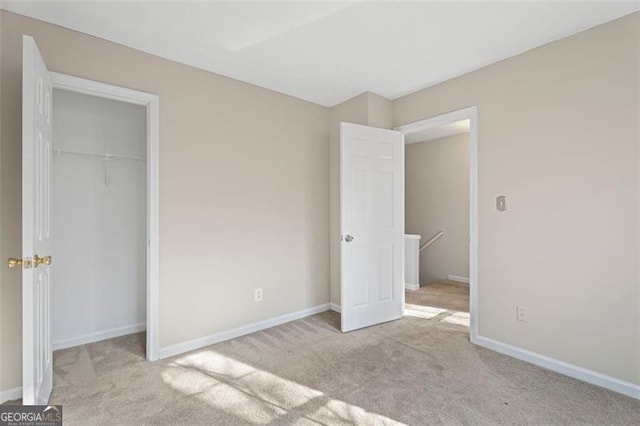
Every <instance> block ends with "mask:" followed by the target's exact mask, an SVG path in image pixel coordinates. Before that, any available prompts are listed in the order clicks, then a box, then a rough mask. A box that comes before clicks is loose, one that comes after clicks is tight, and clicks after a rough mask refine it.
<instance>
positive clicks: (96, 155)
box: [53, 149, 147, 163]
mask: <svg viewBox="0 0 640 426" xmlns="http://www.w3.org/2000/svg"><path fill="white" fill-rule="evenodd" d="M53 153H54V154H55V155H58V156H60V157H69V158H82V159H85V160H116V161H132V162H134V163H146V162H147V160H145V159H144V158H137V157H129V156H127V155H117V154H103V153H100V152H82V151H68V150H64V149H54V150H53Z"/></svg>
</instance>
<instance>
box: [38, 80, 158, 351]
mask: <svg viewBox="0 0 640 426" xmlns="http://www.w3.org/2000/svg"><path fill="white" fill-rule="evenodd" d="M146 129H147V126H146V110H145V108H144V107H142V106H137V105H132V104H127V103H124V102H118V101H112V100H108V99H103V98H98V97H94V96H88V95H84V94H79V93H74V92H69V91H64V90H55V91H54V96H53V136H54V145H53V149H54V153H53V181H52V194H51V195H52V210H53V211H52V220H53V221H52V232H53V244H54V253H55V256H54V257H55V261H54V269H53V270H52V273H53V274H54V276H53V280H52V282H53V283H54V285H53V291H52V296H53V298H52V305H53V306H52V314H53V315H52V327H53V330H52V333H53V345H54V349H56V348H61V347H68V346H74V345H75V344H79V343H83V342H85V341H92V340H101V338H106V337H110V336H113V335H119V334H128V333H130V332H135V331H138V330H142V329H144V328H145V318H146V261H147V260H146V240H147V195H146V191H147V183H146V157H147V147H146V139H147V137H146V131H147V130H146Z"/></svg>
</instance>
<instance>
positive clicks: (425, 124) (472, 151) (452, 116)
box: [394, 106, 479, 344]
mask: <svg viewBox="0 0 640 426" xmlns="http://www.w3.org/2000/svg"><path fill="white" fill-rule="evenodd" d="M466 119H469V121H470V132H469V228H470V229H469V234H470V235H469V238H470V242H469V271H470V274H469V315H470V321H471V330H470V333H469V334H470V339H471V342H472V343H476V344H477V341H478V319H479V318H478V108H477V107H476V106H471V107H468V108H464V109H460V110H457V111H452V112H449V113H446V114H442V115H438V116H435V117H431V118H427V119H425V120H420V121H415V122H413V123H409V124H405V125H402V126H399V127H396V128H395V129H394V130H397V131H399V132H402V133H404V134H405V136H406V135H408V134H411V133H415V132H418V131H421V130H426V129H430V128H433V127H437V126H441V125H443V124H450V123H454V122H456V121H460V120H466ZM405 139H406V138H405Z"/></svg>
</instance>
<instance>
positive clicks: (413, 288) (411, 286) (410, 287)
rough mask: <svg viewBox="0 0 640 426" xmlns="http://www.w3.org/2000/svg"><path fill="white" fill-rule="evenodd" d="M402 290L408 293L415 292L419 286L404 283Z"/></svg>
mask: <svg viewBox="0 0 640 426" xmlns="http://www.w3.org/2000/svg"><path fill="white" fill-rule="evenodd" d="M404 289H405V290H409V291H416V290H420V284H409V283H404Z"/></svg>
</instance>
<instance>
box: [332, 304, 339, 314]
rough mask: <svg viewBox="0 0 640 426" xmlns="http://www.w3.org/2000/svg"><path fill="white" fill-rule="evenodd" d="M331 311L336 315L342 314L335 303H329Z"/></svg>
mask: <svg viewBox="0 0 640 426" xmlns="http://www.w3.org/2000/svg"><path fill="white" fill-rule="evenodd" d="M331 310H332V311H334V312H337V313H340V312H342V307H341V306H340V305H338V304H337V303H331Z"/></svg>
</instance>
